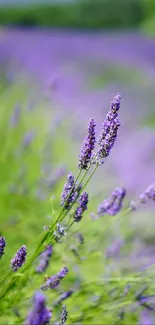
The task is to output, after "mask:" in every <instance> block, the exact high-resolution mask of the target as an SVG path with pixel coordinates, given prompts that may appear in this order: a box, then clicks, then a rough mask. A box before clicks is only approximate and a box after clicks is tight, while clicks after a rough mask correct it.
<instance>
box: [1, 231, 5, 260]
mask: <svg viewBox="0 0 155 325" xmlns="http://www.w3.org/2000/svg"><path fill="white" fill-rule="evenodd" d="M5 246H6V243H5V238H4V237H2V236H0V257H2V255H3V254H4V248H5Z"/></svg>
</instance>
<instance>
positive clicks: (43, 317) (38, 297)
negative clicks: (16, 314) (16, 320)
mask: <svg viewBox="0 0 155 325" xmlns="http://www.w3.org/2000/svg"><path fill="white" fill-rule="evenodd" d="M51 317H52V312H51V311H50V310H49V309H48V308H47V307H46V298H45V297H44V295H43V294H42V293H41V292H40V291H38V292H36V294H35V296H34V299H33V310H32V311H30V313H29V314H28V317H27V319H26V325H46V324H49V321H50V319H51Z"/></svg>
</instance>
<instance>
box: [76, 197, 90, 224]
mask: <svg viewBox="0 0 155 325" xmlns="http://www.w3.org/2000/svg"><path fill="white" fill-rule="evenodd" d="M87 205H88V193H87V192H83V193H82V194H81V196H80V199H79V206H78V208H77V209H76V211H75V215H74V221H75V222H79V221H80V220H81V219H82V215H83V213H84V211H85V210H87Z"/></svg>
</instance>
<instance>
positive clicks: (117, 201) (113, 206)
mask: <svg viewBox="0 0 155 325" xmlns="http://www.w3.org/2000/svg"><path fill="white" fill-rule="evenodd" d="M125 195H126V190H125V189H124V188H120V187H119V188H116V189H115V191H113V192H112V194H111V196H110V198H108V199H107V200H104V201H103V203H101V204H100V205H99V207H98V215H99V216H104V215H105V214H108V215H110V216H114V215H116V214H117V213H118V212H119V211H120V210H121V208H122V204H123V199H124V197H125Z"/></svg>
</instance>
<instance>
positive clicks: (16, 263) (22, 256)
mask: <svg viewBox="0 0 155 325" xmlns="http://www.w3.org/2000/svg"><path fill="white" fill-rule="evenodd" d="M26 254H27V251H26V246H25V245H23V246H22V247H21V248H20V249H19V250H18V251H17V253H16V255H15V257H14V258H13V259H12V260H11V267H12V269H13V271H14V272H16V271H17V270H18V269H19V268H20V267H21V266H22V265H23V264H24V263H25V260H26Z"/></svg>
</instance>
